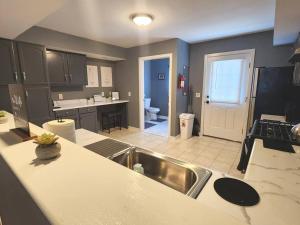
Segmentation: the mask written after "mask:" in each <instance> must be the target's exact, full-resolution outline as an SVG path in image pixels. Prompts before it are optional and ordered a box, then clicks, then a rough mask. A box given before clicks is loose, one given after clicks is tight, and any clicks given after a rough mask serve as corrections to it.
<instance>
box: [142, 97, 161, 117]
mask: <svg viewBox="0 0 300 225" xmlns="http://www.w3.org/2000/svg"><path fill="white" fill-rule="evenodd" d="M150 103H151V98H145V100H144V107H145V110H146V117H147V118H148V119H149V120H157V113H159V111H160V109H159V108H155V107H150Z"/></svg>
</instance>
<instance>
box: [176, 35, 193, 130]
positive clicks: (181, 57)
mask: <svg viewBox="0 0 300 225" xmlns="http://www.w3.org/2000/svg"><path fill="white" fill-rule="evenodd" d="M177 43H178V44H177V52H178V55H177V75H178V74H184V75H185V76H186V78H187V80H186V82H185V85H186V87H187V86H188V84H189V77H188V74H187V73H186V70H185V69H184V67H187V68H189V64H190V45H189V44H188V43H186V42H184V41H182V40H179V39H178V40H177ZM175 85H176V86H177V79H176V84H175ZM176 90H177V91H176V120H177V121H176V125H177V126H176V133H177V134H178V133H179V131H180V127H179V115H180V114H181V113H186V112H187V110H188V96H187V95H183V90H182V89H178V88H176Z"/></svg>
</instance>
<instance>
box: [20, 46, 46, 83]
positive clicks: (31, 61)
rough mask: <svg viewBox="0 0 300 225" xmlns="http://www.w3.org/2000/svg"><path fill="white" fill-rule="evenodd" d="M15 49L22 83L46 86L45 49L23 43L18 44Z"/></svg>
mask: <svg viewBox="0 0 300 225" xmlns="http://www.w3.org/2000/svg"><path fill="white" fill-rule="evenodd" d="M17 47H18V53H19V60H20V70H21V76H22V79H23V83H24V84H47V83H48V77H47V66H46V51H45V47H44V46H41V45H35V44H29V43H23V42H18V43H17Z"/></svg>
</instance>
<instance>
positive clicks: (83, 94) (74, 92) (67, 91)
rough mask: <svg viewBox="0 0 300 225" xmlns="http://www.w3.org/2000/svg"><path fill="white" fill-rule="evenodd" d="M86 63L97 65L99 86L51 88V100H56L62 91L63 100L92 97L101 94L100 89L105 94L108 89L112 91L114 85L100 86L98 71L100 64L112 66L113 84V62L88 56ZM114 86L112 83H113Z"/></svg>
mask: <svg viewBox="0 0 300 225" xmlns="http://www.w3.org/2000/svg"><path fill="white" fill-rule="evenodd" d="M87 64H88V65H95V66H97V67H98V75H99V86H100V87H85V86H84V87H75V88H74V87H70V88H66V87H57V88H52V89H51V93H52V99H53V100H58V94H59V93H62V94H63V96H64V99H65V100H69V99H78V98H89V97H92V96H93V95H95V94H101V92H102V91H104V92H105V94H107V93H108V92H110V91H114V90H115V88H114V87H111V88H110V87H104V88H103V87H101V73H100V67H101V66H110V67H112V74H113V84H114V77H115V62H111V61H105V60H100V59H92V58H88V59H87ZM113 86H114V85H113Z"/></svg>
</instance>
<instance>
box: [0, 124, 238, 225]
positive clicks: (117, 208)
mask: <svg viewBox="0 0 300 225" xmlns="http://www.w3.org/2000/svg"><path fill="white" fill-rule="evenodd" d="M2 126H6V125H0V127H2ZM9 126H10V125H8V126H7V127H9ZM32 128H33V129H32V132H34V133H35V134H41V133H42V132H44V130H43V129H38V128H36V126H34V125H33V126H32ZM3 130H5V128H3V127H2V131H3ZM59 142H60V143H61V146H62V150H61V156H60V157H59V158H57V159H55V160H52V161H48V162H44V163H43V162H40V161H38V160H36V159H35V158H36V156H35V147H36V145H35V144H34V143H33V142H32V141H27V142H24V143H19V144H15V145H11V146H7V147H3V148H1V150H0V153H1V157H2V158H3V159H4V161H5V162H6V163H7V165H8V166H9V168H10V169H11V170H12V172H13V174H14V175H15V176H16V177H17V178H18V180H19V182H20V183H21V184H22V185H23V186H24V188H25V189H26V190H27V192H28V193H29V195H30V197H31V198H32V199H33V201H34V202H35V203H36V204H37V206H38V208H40V209H41V211H42V212H43V214H44V215H45V217H46V218H47V220H48V221H49V224H53V225H83V224H84V225H98V224H106V225H110V224H111V225H115V224H120V225H121V224H124V225H125V224H128V225H140V224H145V225H147V224H149V225H150V224H151V225H153V224H164V225H170V224H172V225H177V224H178V225H182V224H187V225H188V224H194V225H199V224H201V223H203V224H215V225H219V224H224V225H226V224H228V225H238V224H240V225H241V224H244V223H242V222H240V221H239V220H238V219H236V218H234V217H233V216H231V215H229V214H226V213H224V212H222V211H221V210H218V209H213V208H212V207H209V206H207V205H205V204H203V203H201V202H199V201H197V200H195V199H192V198H189V197H187V196H185V195H183V194H181V193H180V192H177V191H175V190H173V189H170V188H168V187H166V186H164V185H162V184H160V183H158V182H155V181H153V180H151V179H149V178H147V177H145V176H143V175H140V174H138V173H136V172H134V171H132V170H129V169H126V168H124V167H123V166H120V165H118V164H116V163H114V162H112V161H110V160H108V159H106V158H103V157H102V156H99V155H97V154H95V153H93V152H91V151H88V150H87V149H85V148H83V147H81V146H79V145H77V144H74V143H72V142H70V141H68V140H65V139H63V138H60V139H59ZM8 145H9V144H8ZM2 166H3V164H2ZM9 188H10V189H9V191H10V193H14V191H15V190H14V188H15V187H14V186H10V187H9ZM14 196H15V194H14ZM17 203H18V205H22V202H17ZM26 209H27V208H24V209H23V210H24V211H25V212H26ZM2 218H3V216H2ZM3 223H4V224H5V221H4V220H3ZM44 224H45V223H44ZM32 225H33V224H32Z"/></svg>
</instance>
